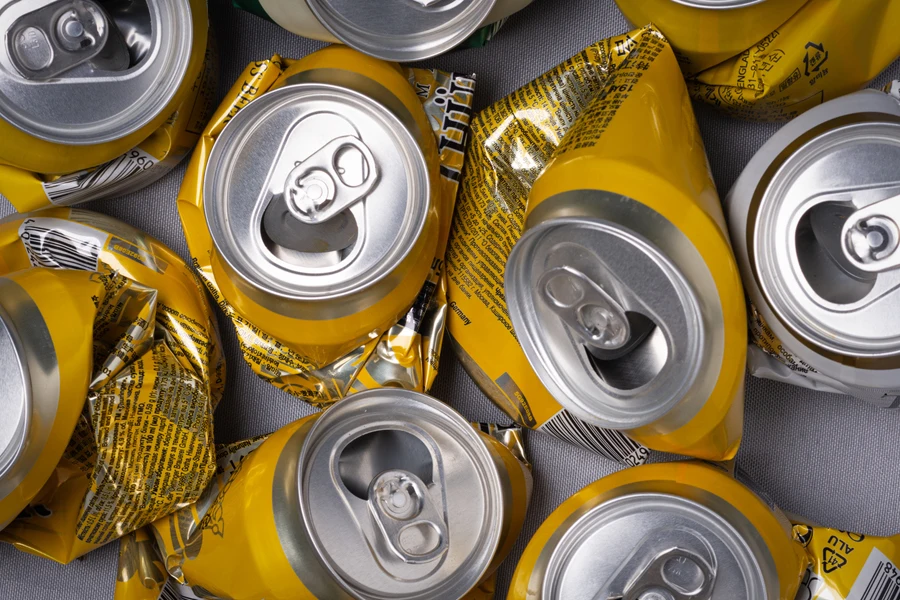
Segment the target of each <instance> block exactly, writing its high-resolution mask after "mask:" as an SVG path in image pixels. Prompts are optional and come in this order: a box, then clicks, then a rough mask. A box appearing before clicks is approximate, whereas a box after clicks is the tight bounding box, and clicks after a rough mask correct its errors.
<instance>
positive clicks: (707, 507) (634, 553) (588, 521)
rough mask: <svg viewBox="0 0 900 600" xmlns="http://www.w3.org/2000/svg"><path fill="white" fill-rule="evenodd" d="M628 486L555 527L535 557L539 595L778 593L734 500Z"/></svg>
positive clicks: (741, 596) (659, 599) (580, 599)
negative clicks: (544, 545) (547, 541)
mask: <svg viewBox="0 0 900 600" xmlns="http://www.w3.org/2000/svg"><path fill="white" fill-rule="evenodd" d="M632 487H634V488H635V489H634V490H618V491H617V492H616V494H617V495H615V497H613V498H608V499H606V500H604V501H597V500H594V501H592V502H590V503H588V504H587V505H586V506H585V507H583V509H582V510H581V511H579V512H576V513H575V514H573V515H572V516H571V517H570V518H569V519H568V520H567V521H566V522H564V523H563V524H562V526H561V527H560V528H559V530H557V532H556V534H555V535H554V537H553V538H551V543H550V545H548V547H546V548H545V549H544V550H543V552H542V557H541V559H540V560H539V565H541V569H542V577H541V580H542V581H541V587H542V591H541V594H540V597H541V598H544V599H545V600H556V599H560V600H562V599H565V600H600V599H602V600H607V599H608V598H622V599H624V600H663V599H665V600H688V599H690V600H726V599H727V600H763V599H767V600H776V599H777V598H778V597H779V590H778V573H777V570H776V566H775V564H774V561H773V559H772V556H771V554H770V553H769V551H768V549H767V548H766V546H765V543H764V542H763V540H762V538H761V537H760V535H759V533H758V532H757V531H756V529H755V528H754V527H753V525H752V524H751V523H750V522H749V521H748V520H747V518H746V517H744V516H743V515H742V514H741V513H740V512H739V511H738V510H737V509H736V508H735V507H733V506H731V505H729V504H727V503H726V502H725V501H723V500H722V499H721V498H718V497H714V496H712V495H711V494H705V495H704V497H690V496H696V492H693V493H690V492H689V493H686V494H685V495H682V494H679V493H654V492H651V491H644V490H641V489H640V486H632ZM645 487H646V486H645Z"/></svg>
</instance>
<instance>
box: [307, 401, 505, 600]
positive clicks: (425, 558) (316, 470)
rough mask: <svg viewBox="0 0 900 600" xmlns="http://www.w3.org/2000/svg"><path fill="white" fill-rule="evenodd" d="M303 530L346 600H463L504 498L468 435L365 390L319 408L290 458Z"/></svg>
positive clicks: (432, 412)
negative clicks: (296, 466) (295, 464)
mask: <svg viewBox="0 0 900 600" xmlns="http://www.w3.org/2000/svg"><path fill="white" fill-rule="evenodd" d="M298 478H299V485H300V490H299V498H300V505H301V506H300V508H301V512H302V515H303V521H304V522H305V524H306V527H307V530H308V531H309V534H310V538H311V539H312V542H313V545H314V546H315V547H316V548H317V550H318V552H319V554H320V556H321V559H322V560H323V562H324V563H325V564H326V566H327V568H328V569H329V570H330V571H331V572H332V573H333V574H334V576H335V577H336V579H337V580H338V581H339V582H340V583H341V585H342V586H343V587H344V588H345V589H347V590H348V592H350V593H351V594H352V595H353V596H354V597H357V598H363V599H366V600H368V599H374V598H379V599H382V598H392V599H402V600H412V599H416V600H426V599H431V598H459V597H462V596H463V595H464V594H465V593H466V592H467V591H468V590H469V589H471V588H472V587H473V586H474V585H475V584H477V582H478V581H480V580H481V578H482V577H483V576H484V573H485V572H486V570H487V568H488V566H489V565H490V563H491V562H492V561H493V558H494V553H495V552H496V551H497V546H498V544H499V536H500V528H501V526H502V522H503V521H504V518H505V517H504V514H503V511H504V496H503V491H502V488H501V484H500V479H499V475H498V473H497V471H496V467H495V465H494V463H493V460H492V458H491V455H490V453H489V451H488V449H487V447H486V446H485V444H484V441H482V439H481V438H480V437H479V435H478V433H477V432H476V430H475V429H474V428H473V427H472V426H471V425H470V424H469V423H467V422H466V421H465V419H463V418H462V417H461V416H460V415H459V414H457V413H455V412H454V411H453V410H452V409H450V408H449V407H447V406H446V405H444V404H443V403H441V402H439V401H437V400H434V399H432V398H429V397H427V396H425V395H423V394H418V393H415V392H409V391H405V390H388V389H380V390H370V391H365V392H360V393H358V394H355V395H353V396H350V397H348V398H346V399H344V400H342V401H341V402H340V403H338V404H336V405H335V406H334V407H332V408H330V409H328V411H326V412H325V413H324V415H323V416H322V417H321V418H320V419H319V420H318V421H317V422H316V423H315V425H313V427H312V429H311V430H310V432H309V434H308V435H307V437H306V440H305V441H304V446H303V450H302V453H301V457H300V470H299V475H298Z"/></svg>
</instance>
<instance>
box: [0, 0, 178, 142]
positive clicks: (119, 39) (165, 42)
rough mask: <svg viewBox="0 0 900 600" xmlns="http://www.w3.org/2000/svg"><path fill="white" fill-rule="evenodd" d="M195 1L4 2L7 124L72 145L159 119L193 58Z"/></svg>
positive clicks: (0, 15)
mask: <svg viewBox="0 0 900 600" xmlns="http://www.w3.org/2000/svg"><path fill="white" fill-rule="evenodd" d="M194 18H195V16H194V15H192V13H191V6H190V3H189V0H136V1H135V2H120V1H116V0H0V31H3V32H5V35H4V39H5V43H3V44H2V45H0V117H2V118H3V119H4V120H6V121H8V122H10V123H11V124H13V125H14V126H15V127H17V128H19V129H21V130H22V131H24V132H26V133H28V134H29V135H32V136H34V137H37V138H40V139H44V140H48V141H51V142H57V143H62V144H69V145H86V144H99V143H103V142H107V141H110V140H116V139H120V138H123V137H125V136H127V135H129V134H131V133H133V132H135V131H137V130H139V129H140V128H141V127H143V126H145V125H146V124H147V123H149V122H150V121H152V120H153V119H154V118H156V117H157V116H158V115H159V114H160V112H161V111H162V110H163V109H164V108H165V107H166V105H168V103H169V102H170V101H171V100H172V98H173V96H174V95H175V93H176V92H177V91H178V88H179V86H180V85H181V83H182V81H183V79H184V76H185V73H186V72H187V68H188V64H189V62H190V57H191V46H192V44H193V25H192V24H193V19H194Z"/></svg>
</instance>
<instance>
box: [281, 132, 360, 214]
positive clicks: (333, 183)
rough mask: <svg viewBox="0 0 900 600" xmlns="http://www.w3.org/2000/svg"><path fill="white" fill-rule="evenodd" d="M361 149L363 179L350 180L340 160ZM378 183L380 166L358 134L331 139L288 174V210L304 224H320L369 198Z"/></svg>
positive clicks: (285, 192) (286, 194) (285, 191)
mask: <svg viewBox="0 0 900 600" xmlns="http://www.w3.org/2000/svg"><path fill="white" fill-rule="evenodd" d="M353 150H355V151H358V152H359V153H360V154H362V156H363V158H364V159H365V160H364V165H363V173H362V182H361V183H359V184H358V185H350V184H348V183H347V181H346V178H345V173H344V172H343V169H342V168H341V167H340V166H339V164H338V162H339V160H340V158H341V156H342V155H343V154H344V153H345V152H347V151H353ZM376 183H378V166H377V164H376V162H375V157H374V156H373V155H372V151H371V150H369V147H368V146H366V145H365V143H363V141H362V140H361V139H359V138H358V137H354V136H352V135H346V136H342V137H339V138H336V139H333V140H331V141H330V142H328V143H327V144H325V145H324V146H323V147H322V148H320V149H319V150H317V151H316V152H314V153H313V155H312V156H310V157H309V158H307V159H306V160H304V161H303V162H300V163H297V165H296V166H295V167H294V169H293V170H292V171H291V172H290V174H288V177H287V182H286V183H285V186H284V197H285V199H286V201H287V206H288V210H290V212H291V214H292V215H293V216H294V217H295V218H297V219H298V220H299V221H301V222H302V223H306V224H307V225H316V224H318V223H324V222H325V221H328V220H329V219H331V218H333V217H334V216H335V215H338V214H340V213H341V212H342V211H344V210H345V209H347V208H349V207H350V206H352V205H353V204H356V203H357V202H359V201H360V200H362V199H363V198H365V197H366V195H367V194H368V193H369V192H371V191H372V188H374V187H375V184H376Z"/></svg>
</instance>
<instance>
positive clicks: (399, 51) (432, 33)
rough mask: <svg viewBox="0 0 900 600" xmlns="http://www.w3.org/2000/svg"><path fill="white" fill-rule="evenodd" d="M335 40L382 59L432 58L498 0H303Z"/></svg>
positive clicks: (464, 35)
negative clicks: (367, 0) (372, 0)
mask: <svg viewBox="0 0 900 600" xmlns="http://www.w3.org/2000/svg"><path fill="white" fill-rule="evenodd" d="M307 1H308V2H309V7H310V8H311V9H312V11H313V12H314V13H315V15H316V17H317V18H318V19H319V21H321V22H322V24H323V25H324V26H325V27H326V28H328V29H329V30H330V31H331V32H332V33H333V34H334V35H335V37H337V38H338V39H339V40H341V41H342V42H344V43H345V44H347V45H348V46H351V47H353V48H356V49H357V50H359V51H361V52H365V53H366V54H370V55H372V56H375V57H377V58H381V59H383V60H392V61H399V62H405V61H413V60H422V59H426V58H431V57H432V56H435V55H437V54H441V53H442V52H446V51H447V50H450V49H451V48H453V47H455V46H457V45H458V44H460V43H462V42H464V41H465V40H466V38H468V37H469V36H470V35H471V34H472V33H473V32H474V31H475V30H476V29H477V28H478V27H479V26H481V25H482V24H484V21H485V20H486V19H487V17H488V15H489V14H490V12H491V10H492V9H493V7H494V4H495V3H496V2H497V0H378V2H360V1H359V0H307Z"/></svg>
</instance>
